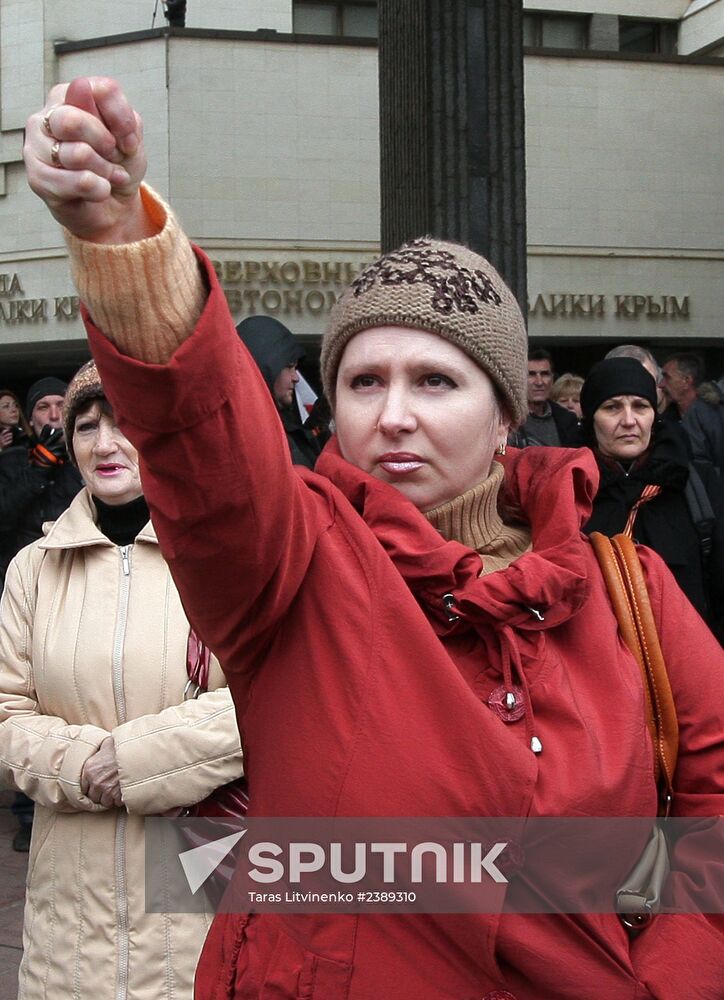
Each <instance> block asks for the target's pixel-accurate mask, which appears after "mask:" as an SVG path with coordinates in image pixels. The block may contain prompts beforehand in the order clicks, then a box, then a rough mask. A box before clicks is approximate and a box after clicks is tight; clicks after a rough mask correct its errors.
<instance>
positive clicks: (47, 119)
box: [43, 104, 60, 139]
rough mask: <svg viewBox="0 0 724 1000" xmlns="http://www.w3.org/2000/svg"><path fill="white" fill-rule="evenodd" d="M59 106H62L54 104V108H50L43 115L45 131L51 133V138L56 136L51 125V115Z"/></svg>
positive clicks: (47, 133)
mask: <svg viewBox="0 0 724 1000" xmlns="http://www.w3.org/2000/svg"><path fill="white" fill-rule="evenodd" d="M59 107H60V105H59V104H54V105H53V107H52V108H48V110H47V111H46V112H45V114H44V115H43V129H44V131H45V134H46V135H49V136H50V138H51V139H54V138H55V136H54V135H53V130H52V128H51V127H50V116H51V115H52V114H53V112H54V111H55V110H56V109H57V108H59Z"/></svg>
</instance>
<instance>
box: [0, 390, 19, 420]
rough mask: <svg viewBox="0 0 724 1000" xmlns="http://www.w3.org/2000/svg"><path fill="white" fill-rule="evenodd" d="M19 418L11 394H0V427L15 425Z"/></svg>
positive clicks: (16, 406) (16, 405)
mask: <svg viewBox="0 0 724 1000" xmlns="http://www.w3.org/2000/svg"><path fill="white" fill-rule="evenodd" d="M19 420H20V410H19V409H18V404H17V403H16V402H15V400H14V399H13V397H12V396H0V427H15V426H16V425H17V423H18V421H19Z"/></svg>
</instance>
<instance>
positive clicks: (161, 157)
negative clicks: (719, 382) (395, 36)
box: [0, 0, 724, 361]
mask: <svg viewBox="0 0 724 1000" xmlns="http://www.w3.org/2000/svg"><path fill="white" fill-rule="evenodd" d="M562 3H563V0H559V2H558V4H557V8H558V9H561V6H560V5H561V4H562ZM657 3H658V7H659V10H660V12H662V9H663V8H664V7H665V8H666V9H667V11H670V12H671V13H672V15H673V14H676V13H678V14H681V13H682V12H683V11H682V10H677V11H674V10H673V8H674V7H675V6H676V7H677V8H687V6H688V5H687V4H681V3H679V4H676V5H674V4H673V3H671V4H669V3H666V2H663V0H661V2H658V0H657ZM531 6H532V5H531ZM542 6H545V5H544V4H542V3H539V4H537V7H538V9H540V8H541V7H542ZM579 6H580V5H579ZM620 6H621V5H620V4H619V5H615V4H607V2H606V0H601V2H600V3H598V4H597V5H596V7H597V10H601V11H602V8H604V7H606V8H609V7H610V9H611V10H613V8H614V7H615V9H616V12H619V11H620ZM633 6H636V11H635V13H638V14H640V16H646V15H647V13H648V14H651V12H650V11H646V10H644V9H641V10H639V9H638V8H639V7H641V8H644V7H646V6H647V5H646V4H644V3H637V4H633ZM649 6H650V5H649ZM713 6H717V7H720V6H721V0H715V3H714V4H709V5H704V7H701V5H700V6H699V7H697V10H696V11H695V12H694V15H696V16H698V14H699V13H701V14H704V13H706V11H707V10H708V9H709V7H713ZM150 7H151V5H150V4H146V3H143V4H141V3H136V2H135V0H134V2H129V3H127V4H124V5H115V4H105V3H103V4H90V5H83V21H82V23H81V22H80V20H79V18H78V10H79V5H78V4H74V3H69V2H66V0H59V2H56V3H55V4H45V3H44V2H43V0H3V2H2V4H0V56H1V57H2V73H1V74H0V361H2V360H3V359H5V360H6V359H7V358H9V357H20V356H23V357H26V356H28V354H31V353H33V352H35V353H37V354H40V353H44V354H47V353H48V352H52V351H54V350H58V351H60V350H62V349H63V348H64V346H66V347H68V348H69V349H71V350H76V348H78V349H80V348H79V347H78V345H80V344H82V329H81V324H80V320H79V318H78V315H77V302H76V301H75V300H74V298H73V289H72V286H71V283H70V278H69V274H68V269H67V260H66V254H65V248H64V244H63V241H62V238H61V234H60V233H59V230H58V227H57V226H56V225H55V223H54V222H53V221H52V220H51V219H50V217H49V215H48V214H47V212H46V211H45V209H44V208H43V206H42V205H41V204H40V202H39V201H38V200H37V199H36V198H35V197H34V196H33V195H32V194H31V193H30V191H29V190H28V188H27V186H26V184H25V179H24V174H23V170H22V167H21V164H20V162H19V156H20V141H21V134H22V133H21V126H22V124H23V123H24V120H25V117H26V116H27V114H28V113H29V112H30V111H32V110H34V109H35V108H36V107H37V106H39V104H40V103H41V101H42V99H43V95H44V92H45V89H46V87H47V86H48V85H49V84H50V83H52V82H54V81H55V80H57V79H68V78H70V77H72V76H74V75H78V74H85V73H91V74H94V73H99V74H106V73H107V74H111V75H116V76H118V77H119V78H120V79H121V80H122V82H123V84H124V86H125V87H126V89H127V91H128V92H129V94H130V96H131V99H132V100H133V101H134V102H135V103H136V104H137V106H138V107H139V109H140V110H141V112H142V114H143V116H144V119H145V122H146V141H147V145H148V148H149V159H150V171H149V180H150V182H151V183H152V184H153V185H154V186H155V187H157V188H158V190H159V191H160V192H161V193H162V194H163V195H164V196H165V197H169V198H170V200H171V201H172V203H173V204H174V206H175V208H176V210H177V211H178V213H179V214H180V216H181V219H182V222H183V224H184V225H185V227H186V229H187V231H188V232H189V233H190V234H191V236H192V237H193V238H194V239H195V240H197V241H198V242H200V243H201V244H202V245H203V246H204V247H205V248H207V249H208V250H209V252H210V254H211V256H212V257H213V259H214V260H215V261H216V262H217V268H218V270H219V273H220V274H221V276H222V279H223V282H224V286H225V288H226V290H227V294H228V296H229V300H230V304H231V305H232V307H233V309H234V312H235V315H236V316H237V318H238V317H240V316H241V315H244V314H246V313H248V312H249V311H252V310H254V309H256V310H264V311H269V312H272V313H274V314H276V315H279V316H280V318H282V319H286V320H287V321H288V322H289V323H290V326H292V327H293V328H294V329H295V330H296V331H297V332H299V333H301V334H302V335H307V336H312V335H316V334H318V333H319V331H320V330H321V328H322V326H323V323H324V317H325V315H326V311H327V309H328V308H329V305H330V303H331V301H332V300H333V298H334V296H335V295H337V294H338V293H339V291H340V290H341V287H342V285H343V283H344V282H345V281H346V280H349V277H350V276H351V275H352V274H353V273H354V272H355V270H356V269H357V268H358V267H359V266H360V264H361V263H362V262H363V261H365V260H366V259H369V257H370V256H371V255H373V254H374V252H375V251H376V248H377V242H378V238H379V219H378V214H379V186H378V185H379V182H378V139H377V103H378V95H377V56H376V50H375V49H374V48H373V47H350V46H335V45H319V44H310V45H297V44H286V43H282V42H274V41H269V40H264V41H250V40H243V39H229V38H223V37H222V38H215V39H210V38H193V37H190V36H174V37H172V38H166V37H154V38H153V39H150V40H143V41H135V42H132V43H115V44H113V45H110V46H109V45H98V46H93V47H90V48H87V49H84V50H82V51H77V52H69V53H64V54H63V55H61V56H60V57H56V56H55V54H54V51H53V46H52V39H53V38H54V37H57V35H58V33H63V34H65V35H66V36H73V34H75V37H76V38H79V37H80V36H81V34H84V35H85V34H87V35H100V34H108V33H109V32H110V31H112V30H117V29H118V28H119V25H118V24H117V23H116V20H115V18H116V16H117V14H118V11H120V10H122V11H123V17H124V26H126V27H129V26H132V27H134V28H142V27H145V26H148V25H147V24H145V23H143V22H144V20H147V21H150V13H149V9H150ZM237 7H239V8H241V7H243V8H244V11H245V13H244V17H247V16H248V17H249V18H251V17H252V15H251V13H250V10H251V7H250V5H247V4H244V5H237V4H231V3H228V4H224V3H222V2H220V0H219V2H217V3H209V4H207V5H205V7H203V8H202V7H201V5H199V4H198V3H196V2H195V0H189V24H192V23H193V21H192V19H198V18H200V17H201V16H202V15H201V11H202V10H204V14H203V18H204V22H205V26H208V25H209V18H211V19H212V20H213V19H214V18H216V19H217V20H218V21H219V23H218V25H217V26H218V27H221V23H220V22H221V16H222V14H224V13H226V14H233V13H234V11H236V13H237V14H239V11H238V10H236V8H237ZM571 7H573V5H571ZM232 8H233V10H232ZM626 9H627V12H629V13H633V12H634V11H633V10H632V5H628V6H627V8H626ZM102 10H103V11H105V12H106V14H107V15H108V17H107V19H105V20H104V19H102V18H101V17H100V12H101V11H102ZM602 12H603V11H602ZM290 14H291V5H290V3H289V2H288V0H284V2H283V3H282V2H281V0H278V2H274V3H271V2H270V3H268V4H265V5H264V12H263V14H261V13H259V12H257V14H256V15H254V17H255V20H254V21H253V23H246V22H245V23H244V24H243V25H242V24H240V23H239V22H238V20H237V24H236V25H235V26H236V27H241V26H243V27H251V26H254V27H256V26H258V25H259V22H260V19H261V18H262V17H263V19H264V21H263V23H266V25H267V26H270V25H271V23H272V21H274V23H275V24H276V26H278V30H284V29H285V28H286V29H288V28H289V27H290V23H289V19H290ZM694 15H692V18H691V19H690V20H692V21H693V19H694ZM240 16H241V15H240V14H239V17H240ZM285 18H286V20H285ZM129 21H130V22H131V24H130V25H129V23H128V22H129ZM197 23H198V21H197ZM214 23H216V22H214ZM227 26H229V25H228V23H227ZM48 53H50V55H48ZM44 55H45V61H43V56H44ZM723 73H724V65H722V66H721V67H720V66H711V65H691V64H685V63H680V62H675V61H674V62H656V61H647V60H642V61H638V60H626V59H617V58H610V59H595V58H580V57H578V58H559V57H549V56H531V57H527V59H526V97H527V159H528V214H529V229H528V237H529V260H530V265H529V288H530V294H531V304H532V306H533V313H532V315H531V319H530V330H531V333H532V334H533V335H534V336H540V337H545V338H546V339H550V338H551V337H557V336H561V337H568V338H572V337H575V338H586V339H591V338H593V339H595V338H602V339H618V340H620V339H622V337H625V338H626V339H630V338H631V337H636V338H640V339H644V338H645V339H654V340H664V339H669V340H671V339H674V340H686V339H689V338H697V339H698V338H703V339H710V340H714V339H715V338H719V337H721V317H722V315H724V282H722V280H721V275H722V260H723V258H724V254H723V253H722V242H721V233H720V227H719V225H718V223H717V213H716V212H715V211H714V208H715V206H718V205H720V204H721V203H722V200H723V196H724V179H723V176H722V172H721V163H722V156H723V154H724V133H723V130H722V129H721V126H720V122H721V121H722V120H724V88H723V87H722V74H723Z"/></svg>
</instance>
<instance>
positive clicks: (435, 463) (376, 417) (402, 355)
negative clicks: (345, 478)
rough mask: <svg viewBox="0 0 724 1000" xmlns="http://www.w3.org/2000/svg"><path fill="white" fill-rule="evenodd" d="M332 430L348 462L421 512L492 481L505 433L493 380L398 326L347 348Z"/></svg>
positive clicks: (436, 342)
mask: <svg viewBox="0 0 724 1000" xmlns="http://www.w3.org/2000/svg"><path fill="white" fill-rule="evenodd" d="M335 422H336V429H337V438H338V440H339V446H340V449H341V451H342V454H343V455H344V457H345V458H346V459H347V461H348V462H351V463H352V464H353V465H356V466H358V467H359V468H360V469H363V470H364V471H365V472H368V473H370V475H372V476H375V477H376V478H377V479H381V480H382V481H383V482H385V483H390V484H391V485H393V486H395V487H396V488H397V489H398V490H400V492H401V493H404V494H405V496H406V497H408V498H409V499H410V500H411V501H412V502H413V503H414V504H415V506H416V507H418V508H419V509H420V510H422V511H428V510H432V509H433V508H435V507H439V506H440V504H442V503H445V502H446V501H448V500H452V499H454V497H457V496H459V495H460V494H461V493H464V492H465V491H466V490H469V489H471V488H472V487H473V486H476V485H477V484H478V483H480V482H482V481H483V480H484V479H486V478H487V476H488V473H489V471H490V464H491V462H492V460H493V454H494V452H495V449H496V447H497V446H498V445H499V444H500V443H502V442H503V441H505V438H506V435H507V432H508V426H509V422H508V421H507V420H506V419H504V418H503V416H502V414H501V411H500V407H499V405H498V402H497V400H496V398H495V393H494V391H493V383H492V381H491V380H490V378H488V376H487V375H486V374H485V372H484V371H483V370H482V369H481V368H479V367H478V365H476V364H475V362H474V361H473V360H472V359H471V358H469V357H468V355H467V354H465V353H464V352H463V351H461V350H460V349H459V348H458V347H455V345H454V344H451V343H449V342H448V341H447V340H443V338H442V337H438V336H437V334H434V333H428V332H426V331H424V330H410V329H407V328H405V327H399V326H383V327H374V328H373V329H370V330H363V331H362V332H361V333H358V334H356V335H355V336H354V337H352V339H351V340H350V341H349V343H348V344H347V346H346V347H345V349H344V353H343V354H342V360H341V362H340V366H339V371H338V373H337V406H336V410H335Z"/></svg>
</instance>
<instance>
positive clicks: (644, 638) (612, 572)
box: [590, 531, 679, 813]
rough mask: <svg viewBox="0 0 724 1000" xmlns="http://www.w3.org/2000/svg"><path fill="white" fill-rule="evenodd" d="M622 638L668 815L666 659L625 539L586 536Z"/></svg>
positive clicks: (673, 732) (673, 722) (671, 716)
mask: <svg viewBox="0 0 724 1000" xmlns="http://www.w3.org/2000/svg"><path fill="white" fill-rule="evenodd" d="M590 537H591V543H592V545H593V549H594V551H595V553H596V556H597V558H598V561H599V564H600V566H601V570H602V573H603V577H604V580H605V581H606V586H607V588H608V592H609V596H610V598H611V603H612V605H613V609H614V612H615V614H616V618H617V620H618V624H619V629H620V631H621V636H622V638H623V640H624V642H625V643H626V645H627V646H628V648H629V649H630V650H631V652H632V653H633V655H634V657H635V658H636V662H637V663H638V665H639V668H640V670H641V675H642V678H643V682H644V694H645V698H646V722H647V724H648V727H649V731H650V733H651V739H652V741H653V744H654V751H655V760H654V776H655V779H656V783H657V785H658V787H659V790H660V809H659V811H660V813H667V812H668V809H669V807H670V805H671V799H672V797H673V791H674V772H675V770H676V760H677V757H678V753H679V724H678V721H677V718H676V705H675V704H674V696H673V694H672V692H671V684H670V683H669V675H668V673H667V671H666V661H665V660H664V655H663V652H662V650H661V643H660V642H659V635H658V631H657V629H656V621H655V619H654V613H653V610H652V608H651V601H650V599H649V591H648V587H647V585H646V577H645V576H644V572H643V568H642V566H641V561H640V560H639V557H638V553H637V552H636V546H635V545H634V543H633V542H632V541H631V539H630V538H628V537H627V536H626V535H615V536H614V538H613V539H611V538H607V537H606V536H605V535H602V534H601V533H600V532H598V531H594V532H592V533H591V536H590Z"/></svg>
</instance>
